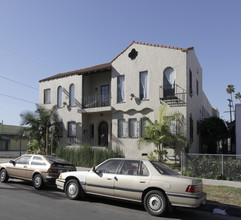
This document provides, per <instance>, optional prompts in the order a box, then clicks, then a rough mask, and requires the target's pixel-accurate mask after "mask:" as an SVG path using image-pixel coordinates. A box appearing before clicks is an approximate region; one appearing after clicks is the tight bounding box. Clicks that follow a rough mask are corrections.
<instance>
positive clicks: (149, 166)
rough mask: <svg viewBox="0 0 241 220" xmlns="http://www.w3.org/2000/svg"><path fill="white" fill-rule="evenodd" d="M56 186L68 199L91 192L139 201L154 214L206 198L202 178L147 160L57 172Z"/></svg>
mask: <svg viewBox="0 0 241 220" xmlns="http://www.w3.org/2000/svg"><path fill="white" fill-rule="evenodd" d="M56 185H57V187H58V188H59V189H62V190H64V191H65V193H66V195H67V196H68V198H69V199H78V198H79V197H82V196H84V195H85V194H94V195H99V196H105V197H111V198H117V199H124V200H129V201H135V202H141V203H143V204H144V207H145V209H146V211H147V212H149V213H150V214H151V215H154V216H161V215H163V214H164V213H165V212H166V211H167V210H168V209H169V208H170V207H171V206H182V207H193V208H196V207H198V206H200V205H202V204H204V203H205V201H206V193H205V192H203V185H202V180H201V179H194V178H190V177H184V176H182V175H180V174H178V173H177V172H175V171H173V170H172V169H170V168H168V167H167V166H165V165H164V164H162V163H160V162H155V161H149V160H129V159H123V158H117V159H108V160H106V161H104V162H103V163H101V164H100V165H98V166H97V167H94V168H92V169H91V170H90V171H76V172H66V173H62V174H60V176H59V178H58V179H57V180H56Z"/></svg>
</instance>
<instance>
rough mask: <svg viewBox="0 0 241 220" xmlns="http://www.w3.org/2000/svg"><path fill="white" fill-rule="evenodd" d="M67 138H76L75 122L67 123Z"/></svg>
mask: <svg viewBox="0 0 241 220" xmlns="http://www.w3.org/2000/svg"><path fill="white" fill-rule="evenodd" d="M68 136H69V137H76V122H68Z"/></svg>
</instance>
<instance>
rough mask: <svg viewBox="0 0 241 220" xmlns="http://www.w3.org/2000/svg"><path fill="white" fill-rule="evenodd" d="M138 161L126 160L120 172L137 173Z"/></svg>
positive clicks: (125, 173) (126, 173)
mask: <svg viewBox="0 0 241 220" xmlns="http://www.w3.org/2000/svg"><path fill="white" fill-rule="evenodd" d="M139 163H140V162H139V161H132V160H127V161H125V162H124V164H123V166H122V168H121V171H120V174H124V175H138V174H139V173H138V168H139Z"/></svg>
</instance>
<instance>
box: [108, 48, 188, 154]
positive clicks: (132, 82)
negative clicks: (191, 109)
mask: <svg viewBox="0 0 241 220" xmlns="http://www.w3.org/2000/svg"><path fill="white" fill-rule="evenodd" d="M133 48H135V50H136V51H137V52H138V56H137V57H136V59H134V60H131V59H130V58H129V57H128V54H129V53H130V52H131V50H132V49H133ZM112 65H113V70H112V82H111V85H112V88H111V89H112V90H111V92H112V107H113V119H112V132H113V145H118V146H119V147H120V148H121V149H122V150H123V151H124V152H125V154H126V155H128V156H129V157H141V156H142V154H143V153H144V154H146V153H147V154H149V153H150V152H152V151H153V150H154V149H155V147H154V146H153V145H148V146H147V145H145V146H142V147H141V149H138V146H137V141H138V139H133V138H128V137H126V138H118V134H117V132H118V119H122V118H123V119H125V120H126V121H127V122H128V120H129V119H130V118H136V119H137V121H138V122H139V126H140V121H141V118H142V117H143V116H147V117H149V118H150V119H151V120H152V121H154V120H156V119H157V117H158V110H159V108H160V105H161V102H160V99H159V98H160V97H159V93H160V86H162V85H163V72H164V70H165V69H166V68H167V67H172V68H173V69H174V70H175V71H176V84H178V85H179V86H181V87H182V88H186V83H187V82H186V53H185V52H182V51H181V50H174V49H167V48H161V47H153V46H145V45H139V44H133V45H132V46H131V47H129V48H128V49H127V50H126V51H125V52H124V53H123V54H121V55H120V56H119V57H118V58H117V59H116V60H115V61H114V62H113V63H112ZM143 71H148V92H149V99H148V100H139V74H140V72H143ZM120 75H125V87H126V88H125V95H126V98H125V102H123V103H118V102H117V78H118V76H120ZM131 93H133V94H134V95H135V98H134V99H133V100H130V94H131ZM186 111H187V110H186V107H185V106H182V107H178V108H177V107H169V106H168V107H167V112H168V113H170V114H171V113H174V112H179V113H181V114H182V115H183V116H184V120H185V118H186ZM184 126H185V124H184ZM139 130H140V127H139ZM184 130H186V129H184Z"/></svg>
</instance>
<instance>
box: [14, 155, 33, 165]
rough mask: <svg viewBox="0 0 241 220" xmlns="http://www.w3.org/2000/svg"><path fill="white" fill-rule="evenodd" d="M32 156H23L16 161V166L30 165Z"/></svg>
mask: <svg viewBox="0 0 241 220" xmlns="http://www.w3.org/2000/svg"><path fill="white" fill-rule="evenodd" d="M30 159H31V156H22V157H20V158H19V159H17V160H16V161H15V163H16V164H28V162H29V161H30Z"/></svg>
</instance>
